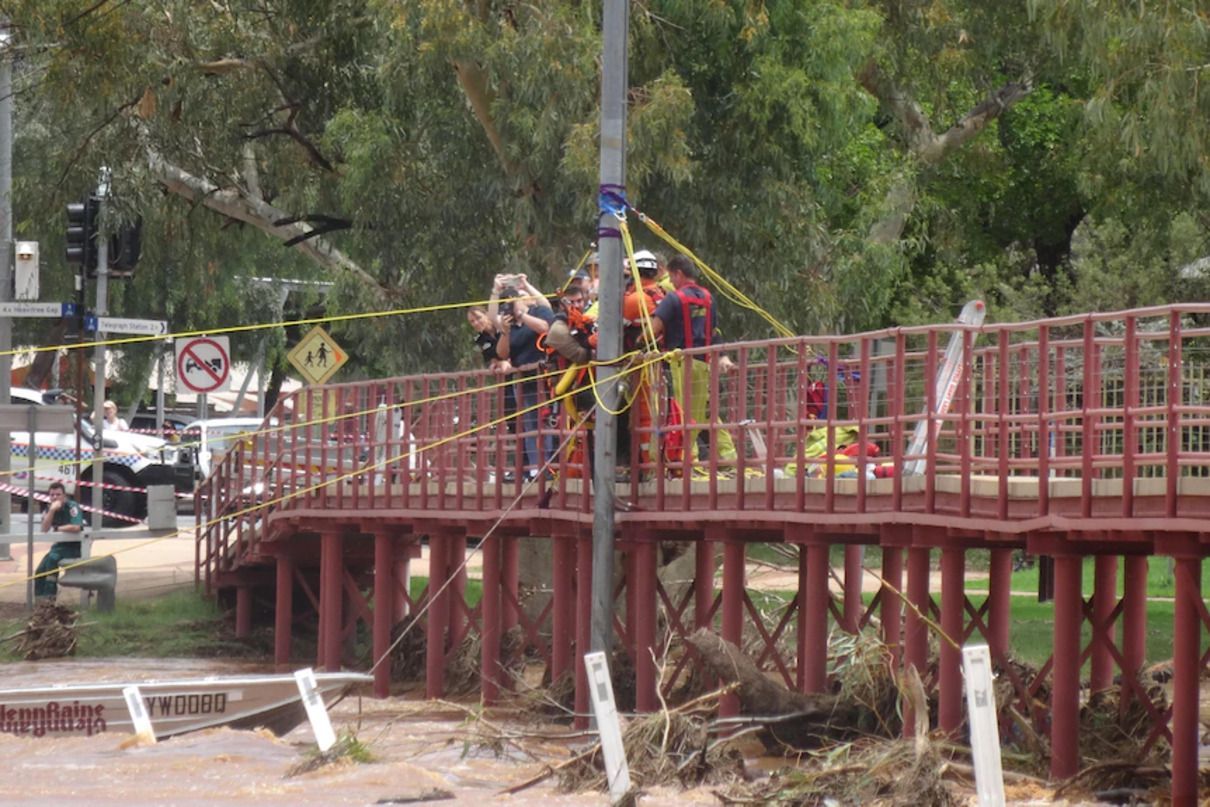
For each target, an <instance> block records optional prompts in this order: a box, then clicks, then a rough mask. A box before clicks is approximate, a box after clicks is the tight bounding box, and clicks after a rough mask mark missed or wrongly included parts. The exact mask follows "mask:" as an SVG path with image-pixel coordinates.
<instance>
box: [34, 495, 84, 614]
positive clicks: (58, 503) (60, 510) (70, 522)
mask: <svg viewBox="0 0 1210 807" xmlns="http://www.w3.org/2000/svg"><path fill="white" fill-rule="evenodd" d="M47 495H49V496H50V505H49V506H48V507H47V508H46V512H45V513H44V514H43V515H42V532H62V533H68V534H69V535H74V536H75V537H74V538H69V539H68V540H66V541H55V543H53V544H52V545H51V547H50V551H49V552H47V553H46V557H44V558H42V562H41V563H39V564H38V571H37V576H36V579H35V580H34V596H36V597H52V598H53V597H54V596H55V595H56V594H57V593H58V591H59V575H58V573H57V572H56V570H57V569H58V568H59V566H60V565H61V564H62V563H63V561H65V560H76V559H78V558H79V557H80V533H81V532H83V531H84V513H83V511H82V510H80V505H78V504H76V502H75V500H73V499H72V498H71V497H70V496H68V495H67V489H66V488H64V487H63V483H62V482H51V483H50V488H48V489H47ZM48 572H55V573H54V574H47V573H48ZM44 575H45V576H44Z"/></svg>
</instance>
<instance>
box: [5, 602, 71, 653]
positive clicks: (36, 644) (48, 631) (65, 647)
mask: <svg viewBox="0 0 1210 807" xmlns="http://www.w3.org/2000/svg"><path fill="white" fill-rule="evenodd" d="M79 622H80V614H79V613H78V612H76V611H75V610H73V609H71V608H68V607H67V606H66V605H59V604H58V603H56V602H54V601H53V600H42V601H41V602H39V603H38V604H37V605H36V606H35V607H34V613H33V614H32V615H31V616H30V618H29V622H28V623H27V624H26V626H25V628H24V629H23V630H21V631H19V632H17V633H14V634H13V635H12V636H8V637H6V640H15V641H16V649H17V652H18V653H19V654H21V657H22V658H24V659H25V660H26V661H37V660H38V659H44V658H62V657H63V656H71V655H74V654H75V652H76V642H77V639H78V637H77V635H76V634H77V628H78V627H79Z"/></svg>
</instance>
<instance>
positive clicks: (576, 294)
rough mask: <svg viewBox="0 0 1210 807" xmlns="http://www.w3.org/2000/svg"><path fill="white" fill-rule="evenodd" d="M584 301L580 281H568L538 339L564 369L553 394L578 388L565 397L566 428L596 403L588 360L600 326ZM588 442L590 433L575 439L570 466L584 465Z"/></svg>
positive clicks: (549, 354) (570, 449)
mask: <svg viewBox="0 0 1210 807" xmlns="http://www.w3.org/2000/svg"><path fill="white" fill-rule="evenodd" d="M585 302H586V300H585V290H584V288H583V287H582V286H581V285H579V284H575V283H573V284H569V285H568V286H567V288H565V289H564V290H563V294H562V296H561V297H560V298H559V311H558V313H556V314H555V318H554V321H553V322H552V323H551V324H550V330H549V331H547V332H546V333H545V334H543V335H542V337H541V338H540V340H539V347H541V348H542V349H543V350H544V351H546V354H547V356H549V357H551V358H553V359H554V362H555V365H556V366H557V367H558V368H559V369H560V370H563V373H562V374H561V375H559V376H557V377H556V378H555V381H554V383H553V385H552V390H551V392H552V393H553V396H561V395H563V394H564V393H567V392H568V391H570V390H576V391H575V392H573V393H572V394H571V395H568V396H567V397H566V398H563V412H564V415H565V422H564V424H563V427H564V428H565V429H566V428H570V427H571V426H573V425H575V424H576V423H577V422H579V420H580V418H581V417H582V415H583V413H584V412H588V411H589V410H591V409H592V407H593V404H594V400H593V392H592V383H593V373H592V369H591V367H590V366H589V362H591V361H592V357H593V353H594V352H595V351H596V346H597V341H596V340H597V329H596V323H595V322H594V321H593V320H591V319H590V318H588V317H587V316H585V314H584V304H585ZM585 428H588V424H585ZM587 443H588V440H587V434H585V435H577V436H576V437H575V438H574V439H573V441H572V444H571V446H570V447H569V449H568V451H567V461H568V464H569V465H583V464H584V459H585V458H586V457H588V456H591V452H589V451H588V450H587ZM577 460H578V461H577Z"/></svg>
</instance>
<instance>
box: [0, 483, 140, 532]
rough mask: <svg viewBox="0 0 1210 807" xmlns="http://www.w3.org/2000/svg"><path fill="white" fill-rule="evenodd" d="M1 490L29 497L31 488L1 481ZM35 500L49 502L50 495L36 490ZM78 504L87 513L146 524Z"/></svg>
mask: <svg viewBox="0 0 1210 807" xmlns="http://www.w3.org/2000/svg"><path fill="white" fill-rule="evenodd" d="M0 491H7V492H8V493H12V494H14V495H16V496H25V497H27V498H28V497H29V488H22V487H18V486H17V485H9V484H6V483H4V482H0ZM34 500H35V501H39V502H49V501H50V497H49V496H47V495H46V494H45V493H40V492H37V491H35V492H34ZM76 504H78V505H79V506H80V509H81V510H83V511H85V512H87V513H93V512H100V513H101V515H103V516H108V517H109V518H115V519H118V520H119V521H128V522H130V523H131V524H145V523H146V522H145V521H144V520H143V519H141V518H135V517H134V516H128V515H126V514H125V513H113V512H110V511H109V510H100V511H97V510H96V509H95V508H93V507H90V506H88V505H87V504H84V503H83V502H76Z"/></svg>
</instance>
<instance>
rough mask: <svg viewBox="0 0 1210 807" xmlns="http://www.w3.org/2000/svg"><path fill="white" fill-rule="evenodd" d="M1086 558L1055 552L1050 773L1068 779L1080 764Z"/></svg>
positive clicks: (1057, 777)
mask: <svg viewBox="0 0 1210 807" xmlns="http://www.w3.org/2000/svg"><path fill="white" fill-rule="evenodd" d="M1082 572H1083V558H1081V557H1080V556H1079V555H1070V554H1061V555H1055V622H1054V675H1053V681H1054V683H1053V685H1052V687H1051V691H1050V715H1051V727H1050V747H1051V752H1050V777H1051V778H1052V779H1056V780H1059V779H1069V778H1071V777H1072V776H1075V775H1076V773H1077V772H1078V771H1079V767H1080V749H1079V739H1080V625H1081V623H1082V622H1083V619H1084V609H1083V598H1084V593H1083V589H1082V583H1081V580H1082Z"/></svg>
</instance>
